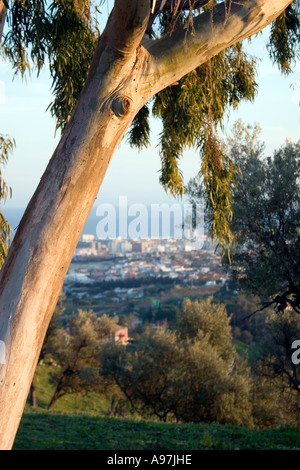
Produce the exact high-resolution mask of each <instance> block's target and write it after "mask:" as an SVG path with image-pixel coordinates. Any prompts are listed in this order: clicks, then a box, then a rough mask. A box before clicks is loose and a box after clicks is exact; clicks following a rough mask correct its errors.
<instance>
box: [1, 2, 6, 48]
mask: <svg viewBox="0 0 300 470" xmlns="http://www.w3.org/2000/svg"><path fill="white" fill-rule="evenodd" d="M6 13H7V9H6V6H5V5H4V3H3V1H2V0H0V42H1V38H2V33H3V28H4V23H5V18H6Z"/></svg>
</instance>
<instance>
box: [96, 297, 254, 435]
mask: <svg viewBox="0 0 300 470" xmlns="http://www.w3.org/2000/svg"><path fill="white" fill-rule="evenodd" d="M102 373H103V374H104V376H105V377H108V378H110V379H112V380H113V381H114V382H115V383H116V384H117V385H118V386H119V387H120V389H121V390H122V392H123V393H124V395H125V396H126V397H127V399H128V401H129V402H130V404H131V405H132V407H133V409H134V410H135V411H136V412H138V413H140V414H141V415H142V416H151V415H155V416H157V417H159V418H160V419H162V420H166V419H168V418H170V419H174V418H175V419H176V420H177V421H181V422H201V421H202V422H203V421H204V422H213V421H217V422H220V423H235V424H243V425H248V426H249V425H250V426H251V424H252V418H251V404H250V401H249V396H250V382H249V370H247V367H245V365H244V364H243V363H242V362H241V361H240V360H239V358H238V357H237V354H236V352H235V349H234V347H233V344H232V337H231V331H230V325H229V318H228V316H227V314H226V310H225V308H224V307H223V306H220V305H215V304H213V303H212V302H211V299H208V300H205V301H194V302H191V301H189V300H187V301H185V303H184V306H183V311H182V313H180V315H179V318H178V321H177V323H176V326H175V327H174V329H173V330H172V331H170V330H165V329H163V328H158V329H156V330H155V329H148V330H146V331H145V332H144V334H141V335H140V336H139V337H138V338H137V339H136V340H135V341H134V343H133V344H132V345H131V346H130V347H127V348H126V349H124V348H122V347H120V346H119V345H112V344H110V345H107V346H105V347H104V348H103V350H102Z"/></svg>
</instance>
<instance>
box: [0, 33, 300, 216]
mask: <svg viewBox="0 0 300 470" xmlns="http://www.w3.org/2000/svg"><path fill="white" fill-rule="evenodd" d="M265 44H266V39H265V35H259V36H258V37H257V38H255V39H253V40H252V42H251V44H250V45H249V46H247V48H248V49H249V51H251V54H253V55H255V56H257V57H259V58H260V64H259V71H258V84H259V93H258V96H257V98H256V100H255V102H254V103H253V104H252V103H243V104H242V105H241V106H240V107H239V109H238V111H235V112H231V115H230V117H229V120H228V121H226V127H227V128H228V130H230V128H231V127H232V124H233V122H234V121H235V120H236V119H238V118H242V119H243V120H244V122H245V123H249V124H254V123H255V122H257V123H259V124H260V125H261V127H262V139H263V140H264V141H265V143H266V153H267V154H271V153H272V152H273V150H274V149H275V148H278V147H279V146H281V145H283V144H284V142H285V139H286V138H288V139H290V140H292V141H297V140H298V139H299V138H300V133H299V130H300V126H299V119H300V107H299V101H300V66H299V64H298V65H297V66H296V67H295V69H294V72H293V74H291V75H289V76H288V77H283V76H282V75H281V74H280V72H279V71H278V69H277V67H274V66H272V64H271V61H270V60H269V58H268V54H267V52H266V48H265ZM293 84H296V88H295V89H293ZM50 86H51V84H50V80H49V77H48V75H47V72H44V73H41V74H40V77H39V78H38V79H36V78H35V77H34V76H33V77H31V78H30V77H29V78H27V82H24V81H22V80H21V79H20V78H18V77H16V78H15V79H14V80H13V73H12V71H11V68H10V66H9V64H7V63H3V62H1V63H0V132H1V133H2V134H8V135H10V136H11V137H14V138H15V140H16V144H17V147H16V150H15V151H14V154H13V155H12V156H11V157H10V160H9V163H8V165H7V168H6V169H5V170H4V171H3V174H4V178H5V180H6V181H7V183H8V184H9V185H10V186H11V187H12V191H13V195H12V199H10V200H9V201H7V203H6V207H7V208H14V207H25V206H26V205H27V203H28V202H29V200H30V198H31V196H32V194H33V193H34V190H35V188H36V186H37V184H38V182H39V179H40V177H41V175H42V173H43V171H44V170H45V168H46V165H47V163H48V161H49V159H50V157H51V155H52V153H53V151H54V149H55V147H56V145H57V143H58V140H59V135H58V136H57V137H54V130H55V122H54V119H53V118H51V115H50V113H49V111H46V108H47V106H48V105H49V103H50V102H51V91H50ZM158 133H159V122H157V121H154V122H153V126H152V147H151V148H149V149H146V150H143V151H142V152H140V153H139V152H138V151H136V150H133V149H131V148H130V147H129V146H128V144H126V140H123V142H122V143H121V145H120V146H119V148H118V150H117V151H116V153H115V155H114V157H113V160H112V162H111V165H110V167H109V169H108V171H107V174H106V176H105V180H104V183H103V185H102V188H101V190H100V192H99V195H98V199H97V201H96V206H97V205H98V204H100V203H102V202H105V203H112V204H118V199H119V196H127V197H128V203H129V204H131V203H146V204H151V203H160V202H169V203H172V202H174V199H172V198H169V197H168V195H166V193H165V192H164V190H163V189H162V188H161V186H160V185H159V169H160V157H159V154H158V149H157V147H156V145H157V136H158ZM199 164H200V160H199V155H198V153H197V151H187V152H186V153H185V155H184V158H183V160H182V164H181V169H182V170H183V172H184V176H185V181H186V182H187V181H188V179H189V178H190V177H192V176H194V175H195V174H196V173H197V172H198V170H199Z"/></svg>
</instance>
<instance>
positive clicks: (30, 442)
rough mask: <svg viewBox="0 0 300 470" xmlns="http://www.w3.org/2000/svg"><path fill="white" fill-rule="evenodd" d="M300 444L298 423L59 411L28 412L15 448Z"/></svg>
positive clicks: (280, 446)
mask: <svg viewBox="0 0 300 470" xmlns="http://www.w3.org/2000/svg"><path fill="white" fill-rule="evenodd" d="M45 449H50V450H115V451H117V450H140V449H142V450H147V449H148V450H150V449H154V450H201V449H220V450H221V449H241V450H242V449H251V450H256V449H258V450H269V449H294V450H300V435H299V431H297V430H296V429H276V430H265V431H257V430H249V429H246V428H240V427H238V426H230V425H217V424H212V425H203V424H164V423H151V422H145V421H140V422H137V421H131V420H127V419H126V420H125V419H117V418H99V417H92V416H87V415H73V416H71V415H59V414H54V413H48V412H37V413H30V414H26V413H25V414H24V416H23V419H22V422H21V426H20V428H19V432H18V434H17V437H16V441H15V445H14V450H45Z"/></svg>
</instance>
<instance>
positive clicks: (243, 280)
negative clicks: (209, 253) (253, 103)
mask: <svg viewBox="0 0 300 470" xmlns="http://www.w3.org/2000/svg"><path fill="white" fill-rule="evenodd" d="M229 152H230V154H231V155H232V158H233V160H234V161H235V162H236V164H237V166H238V168H239V171H240V177H239V178H238V179H237V185H236V186H235V187H234V189H233V204H232V208H233V219H232V224H231V229H232V231H233V233H234V234H235V237H236V244H235V248H234V250H233V253H232V263H231V265H230V266H229V271H230V273H231V275H232V278H233V279H235V280H238V282H239V284H240V286H241V287H242V288H244V289H246V290H247V291H248V292H251V293H253V294H255V295H257V296H259V297H260V298H263V299H264V304H263V306H267V305H274V306H275V308H276V309H277V310H279V311H280V310H284V309H285V308H286V307H287V306H290V307H292V308H293V309H294V310H295V311H296V312H298V313H300V290H299V288H300V270H299V261H300V259H299V248H300V236H299V227H300V197H299V189H300V180H299V176H300V173H299V170H300V144H299V143H296V144H292V143H289V142H287V143H286V144H285V145H284V146H283V147H281V148H280V149H279V150H277V151H275V152H274V155H273V156H272V157H268V158H263V146H262V145H261V144H260V143H259V141H258V140H257V133H256V131H255V132H254V133H253V134H251V133H250V130H249V129H245V128H243V127H242V125H241V123H238V124H237V126H236V129H235V134H234V137H233V139H232V140H230V142H229ZM224 259H226V258H224Z"/></svg>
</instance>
